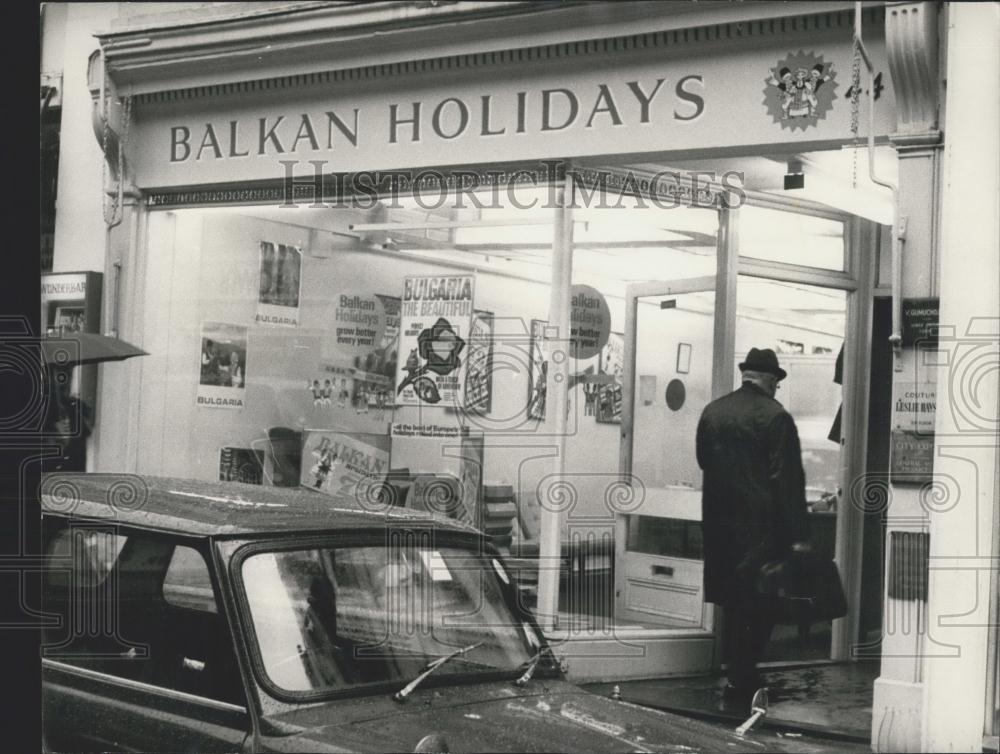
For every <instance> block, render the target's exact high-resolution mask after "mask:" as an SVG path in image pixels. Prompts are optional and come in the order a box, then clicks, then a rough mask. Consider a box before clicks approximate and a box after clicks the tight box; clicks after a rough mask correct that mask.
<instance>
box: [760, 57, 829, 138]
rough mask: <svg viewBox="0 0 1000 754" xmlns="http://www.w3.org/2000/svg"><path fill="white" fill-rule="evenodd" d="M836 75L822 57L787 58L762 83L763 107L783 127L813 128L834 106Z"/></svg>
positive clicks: (792, 128)
mask: <svg viewBox="0 0 1000 754" xmlns="http://www.w3.org/2000/svg"><path fill="white" fill-rule="evenodd" d="M836 76H837V74H836V72H835V71H834V70H833V65H832V64H831V63H827V62H825V61H824V60H823V56H822V55H813V54H812V53H806V52H802V51H801V50H800V51H799V52H798V53H797V54H795V55H789V56H788V57H787V58H785V59H784V60H780V61H778V64H777V65H776V66H775V67H774V68H772V69H771V73H770V75H769V76H768V77H767V78H766V79H765V80H764V81H765V84H766V86H765V87H764V104H765V105H766V106H767V110H768V112H769V113H770V114H771V117H772V118H774V122H775V123H780V124H781V127H782V128H788V129H791V130H793V131H794V130H795V129H802V130H803V131H804V130H805V129H806V127H808V126H814V125H816V124H817V123H818V122H819V121H820V120H822V119H823V118H825V117H826V114H827V113H828V112H829V111H830V109H831V108H832V107H833V100H834V99H836V97H837V94H836V92H835V91H834V90H835V89H836V87H837V82H836V81H834V79H835V78H836Z"/></svg>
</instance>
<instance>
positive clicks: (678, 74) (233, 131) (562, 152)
mask: <svg viewBox="0 0 1000 754" xmlns="http://www.w3.org/2000/svg"><path fill="white" fill-rule="evenodd" d="M755 42H756V44H754V45H752V46H751V45H749V44H746V45H740V46H727V47H720V48H718V49H715V50H707V48H705V47H704V46H698V47H696V46H694V45H691V46H685V47H683V48H679V49H677V50H675V51H672V53H671V54H669V55H668V54H666V53H667V51H666V50H664V49H659V48H655V47H654V48H645V49H633V50H629V51H628V52H627V54H626V53H624V52H614V53H611V52H608V53H604V54H595V55H586V56H583V55H570V56H567V57H563V58H559V59H554V60H551V61H549V63H547V64H546V65H538V64H537V62H535V63H530V64H529V63H528V62H527V61H525V62H508V63H506V64H503V65H477V66H469V67H466V68H464V69H458V70H456V71H455V72H454V74H453V75H451V76H449V77H448V78H447V79H445V78H443V77H441V76H426V75H423V76H421V75H419V73H416V72H415V73H409V74H407V73H398V72H397V73H396V74H395V75H393V76H392V77H391V78H385V79H384V81H382V80H378V81H375V80H368V81H361V80H350V79H347V80H342V81H339V82H337V83H335V84H330V83H307V84H299V85H296V86H292V85H291V84H289V85H288V86H287V88H283V87H282V86H281V85H276V86H275V87H274V88H273V89H272V90H269V91H268V92H267V93H266V94H264V93H262V94H261V95H259V96H254V97H246V96H245V95H242V96H241V94H240V93H238V92H229V91H225V90H223V89H221V88H220V90H219V92H216V93H213V95H212V96H195V97H191V98H179V99H178V98H172V97H163V98H157V97H155V96H147V97H144V98H143V99H142V100H141V101H140V102H139V103H138V110H137V113H138V117H137V119H136V122H135V125H134V127H133V139H132V144H131V149H132V150H133V154H134V160H133V161H134V163H135V164H136V182H137V184H138V185H139V186H141V187H144V188H157V187H159V188H167V187H181V186H184V187H191V186H198V185H224V184H229V183H234V182H236V181H240V182H244V183H246V182H247V181H278V180H281V179H282V178H283V177H284V176H285V175H286V172H287V170H288V166H287V164H286V163H291V164H292V165H293V166H296V165H297V166H298V167H297V168H296V169H295V170H294V172H295V175H297V176H306V177H308V176H309V175H311V174H312V171H313V170H314V168H315V166H316V165H318V166H319V167H318V169H319V170H320V171H321V172H322V173H323V174H324V175H327V174H332V173H341V172H345V173H346V172H359V171H383V170H390V169H416V168H422V167H428V166H434V165H454V164H472V163H491V164H503V163H509V162H517V161H525V160H540V159H545V158H551V157H559V158H570V159H574V158H581V157H588V156H596V155H613V154H639V153H644V152H663V151H680V150H693V149H713V148H722V147H730V148H731V147H733V146H735V145H744V146H750V147H754V148H758V147H762V146H765V145H775V144H789V145H793V146H794V145H798V146H800V147H801V148H806V147H808V148H809V149H819V148H824V147H832V146H837V145H841V144H848V143H851V142H852V141H853V139H854V135H853V134H852V132H851V130H850V126H851V113H850V110H851V108H850V101H849V99H848V98H847V97H846V96H845V94H846V86H845V85H844V84H843V83H841V82H840V81H838V78H840V77H842V75H843V74H842V72H843V71H850V70H851V55H852V47H851V37H850V34H849V33H844V34H839V35H836V36H834V35H832V34H827V35H824V36H823V38H821V39H815V40H814V42H816V43H814V44H813V45H812V47H811V49H810V52H809V53H808V54H807V53H804V52H802V53H798V54H792V53H790V52H789V49H796V48H790V43H792V44H801V40H799V41H798V42H792V40H791V39H790V38H789V37H788V36H787V35H773V36H770V37H768V36H761V37H760V38H759V39H757V40H755ZM866 43H867V45H868V50H869V52H870V54H871V57H872V60H873V63H874V65H875V66H876V68H878V69H879V70H883V69H885V68H886V62H885V61H886V52H885V44H884V41H883V40H881V39H878V38H872V39H870V40H866ZM786 69H787V71H788V73H787V74H786V73H785V71H786ZM801 71H805V73H804V74H802V73H801ZM369 78H371V77H369ZM374 78H375V79H378V78H379V77H378V76H375V77H374ZM800 79H801V80H800ZM762 83H763V84H764V94H765V98H764V103H765V105H766V107H762V106H761V103H762V99H761V93H762V86H761V85H762ZM769 111H770V115H769ZM894 116H895V114H894V99H893V96H892V92H891V91H886V92H885V93H883V95H882V97H881V98H880V100H879V107H878V108H877V110H876V113H875V133H876V136H883V135H886V134H888V133H891V132H892V131H893V130H894V128H895V117H894ZM775 123H780V124H781V126H782V127H780V128H779V127H776V126H775ZM786 126H787V127H786ZM457 155H461V156H462V157H461V159H456V156H457Z"/></svg>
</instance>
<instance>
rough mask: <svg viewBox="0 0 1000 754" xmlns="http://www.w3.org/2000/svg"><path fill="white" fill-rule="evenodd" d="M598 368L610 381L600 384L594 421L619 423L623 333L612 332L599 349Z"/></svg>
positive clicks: (623, 359)
mask: <svg viewBox="0 0 1000 754" xmlns="http://www.w3.org/2000/svg"><path fill="white" fill-rule="evenodd" d="M598 369H599V370H600V373H601V374H606V375H609V376H610V377H611V378H612V381H610V382H607V383H606V384H602V385H601V386H600V389H599V390H598V392H597V404H596V406H595V407H594V421H596V422H597V423H598V424H620V423H621V420H622V384H623V375H624V373H625V335H624V333H620V332H613V333H611V335H610V336H608V342H607V343H606V344H605V345H604V347H603V348H602V349H601V353H600V361H599V362H598Z"/></svg>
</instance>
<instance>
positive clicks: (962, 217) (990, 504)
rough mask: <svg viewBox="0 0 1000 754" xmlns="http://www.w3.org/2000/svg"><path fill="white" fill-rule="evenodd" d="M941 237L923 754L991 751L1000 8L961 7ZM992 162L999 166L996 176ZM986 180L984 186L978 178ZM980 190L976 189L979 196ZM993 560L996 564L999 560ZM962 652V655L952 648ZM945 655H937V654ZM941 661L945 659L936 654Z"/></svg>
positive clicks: (954, 42) (952, 56) (955, 27)
mask: <svg viewBox="0 0 1000 754" xmlns="http://www.w3.org/2000/svg"><path fill="white" fill-rule="evenodd" d="M948 13H949V24H948V61H947V65H948V68H947V77H948V90H947V103H946V104H947V107H946V113H947V115H946V121H945V129H944V130H945V139H946V141H945V152H944V183H943V194H942V235H941V248H942V256H941V278H940V280H941V283H940V289H941V324H942V325H943V326H953V327H954V332H955V339H953V340H952V339H948V340H945V341H944V342H942V356H945V355H946V356H947V357H946V358H941V359H939V360H938V362H937V363H938V364H940V365H941V366H939V367H938V369H937V372H938V385H939V390H938V404H937V427H936V434H935V460H934V466H935V468H934V473H935V477H936V480H937V484H938V487H939V491H940V492H941V493H942V494H941V495H940V496H936V497H935V498H934V501H933V505H932V506H931V513H930V525H931V533H930V557H931V569H930V582H929V589H930V591H929V595H928V605H927V614H928V634H929V636H930V638H931V639H932V643H931V644H929V645H928V651H927V654H926V656H925V658H924V689H923V691H924V709H925V710H926V714H925V715H924V718H923V726H922V736H921V749H922V750H923V751H969V752H972V751H981V750H982V745H983V738H982V736H983V730H984V706H985V705H984V699H985V695H986V680H987V672H986V657H987V651H986V650H987V640H988V636H989V634H988V631H987V626H988V624H989V604H990V595H989V584H990V574H991V572H992V571H993V570H994V569H996V560H995V558H996V556H997V550H998V547H1000V545H998V543H997V542H996V541H994V540H993V536H994V529H993V526H992V524H993V519H994V517H995V516H996V515H997V497H996V478H997V477H996V474H997V463H998V462H997V446H998V444H1000V442H998V428H1000V427H998V415H1000V410H998V396H1000V392H998V391H1000V384H998V383H1000V370H998V369H997V365H998V364H1000V346H998V338H1000V251H998V250H1000V231H998V226H997V219H998V201H1000V181H998V174H997V169H996V168H997V165H1000V97H998V95H997V93H996V91H992V92H989V93H985V92H984V91H983V86H982V85H983V82H984V81H985V79H984V78H983V76H984V72H986V71H992V72H996V71H998V70H1000V5H997V4H996V3H983V4H965V3H953V4H949V7H948ZM983 166H990V169H989V170H987V169H984V168H983ZM973 176H974V177H975V179H974V180H972V177H973ZM970 188H971V190H970ZM991 558H993V559H991ZM951 648H954V649H951ZM931 650H933V651H931ZM935 655H938V656H935Z"/></svg>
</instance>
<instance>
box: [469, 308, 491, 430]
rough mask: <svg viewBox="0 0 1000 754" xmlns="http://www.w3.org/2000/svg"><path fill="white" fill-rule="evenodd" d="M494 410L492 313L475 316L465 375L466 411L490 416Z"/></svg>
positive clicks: (481, 313) (475, 312) (476, 312)
mask: <svg viewBox="0 0 1000 754" xmlns="http://www.w3.org/2000/svg"><path fill="white" fill-rule="evenodd" d="M492 407H493V312H482V311H479V310H476V311H474V312H473V313H472V329H471V331H470V332H469V351H468V356H467V357H466V371H465V410H466V411H470V412H473V413H477V414H488V413H489V412H490V410H491V409H492Z"/></svg>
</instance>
